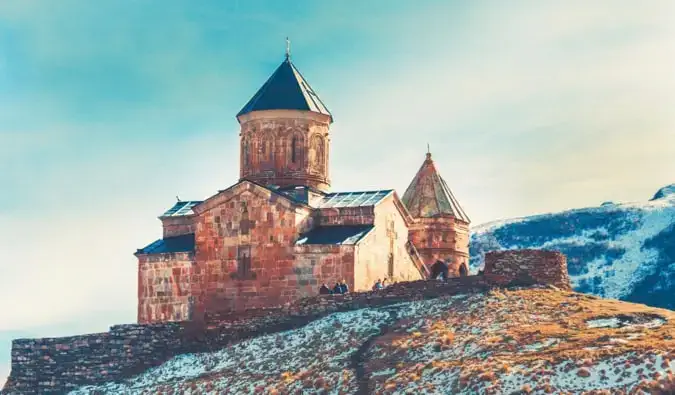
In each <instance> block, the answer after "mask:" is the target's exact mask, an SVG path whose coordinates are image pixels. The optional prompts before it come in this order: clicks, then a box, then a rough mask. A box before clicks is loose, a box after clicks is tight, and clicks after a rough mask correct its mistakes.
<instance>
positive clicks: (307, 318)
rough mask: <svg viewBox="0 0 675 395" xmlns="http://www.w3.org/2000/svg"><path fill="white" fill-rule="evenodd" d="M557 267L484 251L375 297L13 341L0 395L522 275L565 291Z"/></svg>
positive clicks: (318, 299) (45, 388)
mask: <svg viewBox="0 0 675 395" xmlns="http://www.w3.org/2000/svg"><path fill="white" fill-rule="evenodd" d="M542 266H543V267H542ZM550 266H555V267H556V268H555V269H553V268H551V267H550ZM563 269H566V266H565V257H564V255H562V254H559V253H553V252H549V251H537V252H532V251H524V252H520V253H517V252H511V251H509V252H508V253H506V254H505V253H495V254H488V256H487V257H486V269H485V275H478V276H469V277H462V278H451V279H448V280H447V281H445V282H443V281H424V280H420V281H412V282H403V283H398V284H393V285H391V286H389V287H387V288H386V289H384V290H381V291H377V292H358V293H350V294H346V295H321V296H315V297H311V298H305V299H300V300H298V301H296V302H294V303H292V304H289V305H287V306H285V307H281V308H273V309H254V310H247V311H241V312H228V313H220V314H216V313H212V314H210V315H207V316H206V317H204V318H205V319H204V320H203V321H202V320H200V321H198V322H173V323H160V324H144V325H136V324H134V325H119V326H114V327H112V328H111V330H110V331H109V332H105V333H95V334H89V335H83V336H73V337H63V338H49V339H19V340H15V341H14V342H13V344H12V371H11V375H10V377H9V380H8V382H7V384H6V385H5V388H4V390H5V392H3V393H4V394H60V393H65V392H68V390H71V389H73V388H75V387H78V386H83V385H91V384H100V383H104V382H109V381H116V380H122V379H125V378H128V377H131V376H134V375H136V374H138V373H140V372H142V371H145V370H147V369H148V368H150V367H152V366H157V365H159V364H161V363H163V362H165V361H166V360H168V359H170V358H171V357H173V356H176V355H179V354H185V353H192V352H207V351H215V350H218V349H221V348H223V347H226V346H228V345H230V344H232V343H234V342H237V341H240V340H244V339H247V338H252V337H257V336H260V335H263V334H269V333H275V332H279V331H284V330H290V329H295V328H299V327H301V326H303V325H306V324H308V323H309V322H311V321H313V320H316V319H318V318H321V317H323V316H326V315H329V314H331V313H334V312H340V311H350V310H356V309H360V308H366V307H380V306H386V305H391V304H395V303H401V302H408V301H413V300H421V299H432V298H437V297H440V296H444V295H455V294H461V293H469V292H483V291H486V290H488V289H490V288H491V287H494V286H495V285H498V284H512V285H517V284H519V281H522V283H521V284H527V283H528V282H529V281H530V280H529V277H528V278H525V279H524V280H523V276H522V273H528V274H530V275H532V276H533V277H534V278H535V279H537V280H538V282H541V283H552V284H553V285H556V286H558V287H561V288H569V282H567V287H565V284H564V279H565V278H567V277H566V275H563V274H562V273H563Z"/></svg>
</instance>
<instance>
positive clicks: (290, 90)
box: [237, 56, 333, 121]
mask: <svg viewBox="0 0 675 395" xmlns="http://www.w3.org/2000/svg"><path fill="white" fill-rule="evenodd" d="M264 110H300V111H312V112H316V113H319V114H324V115H328V116H329V117H331V121H332V120H333V117H332V115H331V113H330V111H328V109H327V108H326V106H325V105H324V104H323V102H322V101H321V99H319V96H317V95H316V93H314V90H313V89H312V87H310V86H309V83H307V81H306V80H305V79H304V78H303V77H302V74H300V72H299V71H298V69H297V68H296V67H295V65H294V64H293V63H291V59H290V57H289V56H286V59H285V60H284V61H283V62H282V63H281V65H279V67H277V69H276V71H275V72H274V73H273V74H272V76H270V78H269V79H268V80H267V82H265V84H264V85H263V86H262V87H261V88H260V89H259V90H258V92H257V93H256V94H255V95H253V97H252V98H251V100H249V101H248V103H246V105H245V106H244V108H242V109H241V111H239V113H238V114H237V117H239V116H240V115H244V114H248V113H250V112H253V111H264Z"/></svg>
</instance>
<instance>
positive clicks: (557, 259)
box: [484, 250, 572, 290]
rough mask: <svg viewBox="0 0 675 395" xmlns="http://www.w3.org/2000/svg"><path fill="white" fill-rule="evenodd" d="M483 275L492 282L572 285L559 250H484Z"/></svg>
mask: <svg viewBox="0 0 675 395" xmlns="http://www.w3.org/2000/svg"><path fill="white" fill-rule="evenodd" d="M484 273H485V276H486V277H487V278H488V280H489V281H491V282H493V283H495V284H502V285H506V284H509V283H514V282H515V283H519V284H522V285H527V284H528V283H532V284H551V285H555V286H556V287H558V288H562V289H568V290H569V289H572V288H571V286H570V277H569V274H568V273H567V257H565V255H564V254H562V253H560V252H558V251H548V250H507V251H491V252H488V253H487V254H485V269H484Z"/></svg>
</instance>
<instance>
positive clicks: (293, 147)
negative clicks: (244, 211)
mask: <svg viewBox="0 0 675 395" xmlns="http://www.w3.org/2000/svg"><path fill="white" fill-rule="evenodd" d="M287 43H288V41H287ZM237 120H238V121H239V125H240V134H239V136H240V144H241V145H240V172H239V177H240V179H242V180H244V179H247V180H251V181H254V182H257V183H259V184H263V185H265V186H268V187H293V186H305V187H309V188H312V189H316V190H318V191H321V192H327V191H328V190H329V189H330V176H329V174H330V172H329V164H330V163H329V149H330V136H329V128H330V124H331V123H332V122H333V116H332V115H331V113H330V112H329V111H328V109H327V108H326V106H325V105H324V104H323V102H322V101H321V99H319V97H318V96H317V94H316V93H315V92H314V90H313V89H312V88H311V87H310V85H309V83H307V81H306V80H305V79H304V77H303V76H302V74H300V72H299V71H298V69H297V68H296V67H295V65H294V64H293V63H292V62H291V58H290V50H289V47H288V44H287V47H286V58H285V59H284V61H283V62H282V63H281V65H279V67H277V69H276V71H274V73H273V74H272V76H270V78H269V79H268V80H267V82H265V84H263V86H262V87H261V88H260V89H259V90H258V92H257V93H256V94H255V95H254V96H253V97H252V98H251V100H249V102H248V103H246V105H245V106H244V108H242V109H241V111H239V113H238V114H237Z"/></svg>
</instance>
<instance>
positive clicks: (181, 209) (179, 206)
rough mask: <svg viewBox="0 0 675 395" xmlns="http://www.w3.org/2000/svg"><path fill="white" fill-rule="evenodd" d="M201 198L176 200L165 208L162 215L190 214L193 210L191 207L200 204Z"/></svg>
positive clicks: (177, 215)
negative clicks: (168, 207) (169, 206)
mask: <svg viewBox="0 0 675 395" xmlns="http://www.w3.org/2000/svg"><path fill="white" fill-rule="evenodd" d="M201 202H202V201H201V200H188V201H180V200H179V201H178V202H176V204H174V205H173V207H171V208H170V209H168V210H166V211H165V212H164V214H162V216H161V217H160V218H162V217H182V216H184V215H192V214H194V211H192V208H193V207H194V206H196V205H198V204H200V203H201Z"/></svg>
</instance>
